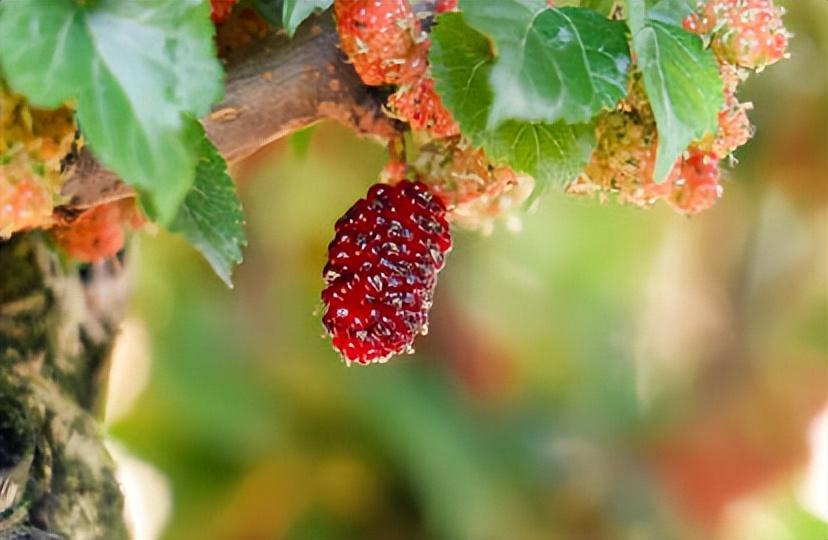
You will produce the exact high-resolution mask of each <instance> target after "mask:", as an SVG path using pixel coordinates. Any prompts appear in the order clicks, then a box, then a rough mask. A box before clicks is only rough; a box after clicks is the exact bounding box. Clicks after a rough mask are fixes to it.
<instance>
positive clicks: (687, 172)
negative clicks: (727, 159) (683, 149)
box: [667, 149, 722, 214]
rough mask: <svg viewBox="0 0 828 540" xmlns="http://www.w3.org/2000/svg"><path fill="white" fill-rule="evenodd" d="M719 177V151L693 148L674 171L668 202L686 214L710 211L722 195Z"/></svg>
mask: <svg viewBox="0 0 828 540" xmlns="http://www.w3.org/2000/svg"><path fill="white" fill-rule="evenodd" d="M720 176H721V172H720V171H719V158H718V157H717V156H716V154H714V153H712V152H702V151H700V150H695V149H690V150H689V151H688V152H687V155H686V156H685V157H683V158H682V159H681V161H680V163H677V164H676V167H675V168H674V170H673V174H672V175H671V178H670V180H669V182H670V186H671V190H670V195H669V196H668V197H667V202H669V203H670V204H671V205H672V206H673V207H674V208H675V209H676V210H678V211H680V212H683V213H685V214H697V213H699V212H701V211H703V210H707V209H708V208H710V207H712V206H713V205H714V204H715V203H716V201H718V200H719V197H721V195H722V186H721V185H720V184H719V179H720Z"/></svg>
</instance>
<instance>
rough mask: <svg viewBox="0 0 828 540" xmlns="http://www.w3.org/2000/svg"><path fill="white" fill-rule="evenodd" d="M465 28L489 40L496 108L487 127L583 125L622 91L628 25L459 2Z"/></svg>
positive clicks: (536, 4) (505, 2) (542, 5)
mask: <svg viewBox="0 0 828 540" xmlns="http://www.w3.org/2000/svg"><path fill="white" fill-rule="evenodd" d="M460 4H461V8H462V10H463V15H464V17H465V19H466V21H467V22H468V24H469V25H470V26H472V27H473V28H474V29H476V30H477V31H479V32H482V33H483V34H486V35H487V36H489V37H490V38H491V39H492V42H493V44H494V46H495V49H496V53H497V58H496V60H495V62H494V66H493V68H492V71H491V76H490V77H491V80H490V82H491V85H492V88H493V89H494V101H493V104H492V108H491V111H490V113H489V118H488V126H489V127H495V126H497V125H498V124H500V123H502V122H504V121H506V120H510V119H511V120H528V121H538V122H548V123H554V122H557V121H559V120H564V121H566V122H569V123H579V122H588V121H589V120H591V119H592V118H593V117H594V116H595V115H596V114H598V113H599V112H600V111H601V110H603V109H607V108H612V107H613V106H615V104H616V103H617V102H618V100H619V99H621V98H622V97H624V95H626V92H627V68H628V67H629V64H630V52H629V47H628V45H627V37H626V34H627V26H626V24H625V23H624V22H622V21H611V20H609V19H607V18H606V17H604V16H602V15H601V14H600V13H598V12H596V11H593V10H591V9H585V8H577V7H565V8H559V9H556V8H553V9H550V8H548V7H547V5H546V0H499V1H498V2H481V1H480V0H461V2H460Z"/></svg>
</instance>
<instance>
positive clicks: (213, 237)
mask: <svg viewBox="0 0 828 540" xmlns="http://www.w3.org/2000/svg"><path fill="white" fill-rule="evenodd" d="M199 129H200V131H201V140H200V143H199V151H200V156H199V161H198V166H197V167H196V176H195V183H194V184H193V187H192V189H191V190H190V191H189V193H187V196H186V198H185V199H184V202H183V204H182V205H181V207H180V208H179V209H178V214H177V215H176V217H175V220H174V221H173V222H172V224H171V225H170V230H171V231H173V232H177V233H180V234H181V235H182V236H184V238H186V239H187V241H188V242H189V243H190V244H192V245H193V246H194V247H195V248H196V249H198V250H199V251H200V252H201V253H202V254H203V255H204V258H205V259H207V262H209V263H210V266H212V267H213V270H215V272H216V274H218V276H219V277H220V278H221V279H222V281H224V282H225V283H226V284H227V286H228V287H232V286H233V284H232V281H231V279H230V276H231V273H232V270H233V266H234V265H236V264H239V263H241V262H242V259H243V256H242V252H241V248H242V246H245V245H247V238H246V236H245V232H244V214H243V212H242V204H241V201H240V200H239V196H238V193H237V192H236V185H235V184H234V183H233V179H232V178H230V175H229V174H227V164H226V163H225V162H224V158H222V156H221V154H219V152H218V150H217V149H216V147H215V146H213V143H211V142H210V139H208V138H207V135H206V134H205V133H204V130H203V128H200V126H199Z"/></svg>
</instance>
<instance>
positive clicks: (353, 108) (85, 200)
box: [61, 13, 401, 214]
mask: <svg viewBox="0 0 828 540" xmlns="http://www.w3.org/2000/svg"><path fill="white" fill-rule="evenodd" d="M226 73H227V83H226V90H225V98H224V100H222V102H221V103H219V104H218V105H216V106H215V107H214V108H213V112H212V113H211V114H210V115H208V116H207V117H206V118H204V119H202V124H203V125H204V127H205V129H206V131H207V134H208V135H209V137H210V139H211V140H212V141H213V143H214V144H215V145H216V146H217V147H218V149H219V151H220V152H221V153H222V154H223V155H224V157H225V159H227V161H228V162H229V163H235V162H238V161H240V160H242V159H244V158H245V157H247V156H249V155H251V154H253V153H254V152H256V151H257V150H259V149H260V148H262V147H263V146H265V145H267V144H268V143H271V142H273V141H275V140H277V139H279V138H281V137H284V136H285V135H288V134H290V133H293V132H295V131H298V130H300V129H302V128H304V127H306V126H309V125H311V124H314V123H316V122H318V121H320V120H323V119H334V120H337V121H339V122H341V123H343V124H345V125H346V126H349V127H351V128H353V129H354V130H355V131H356V132H357V133H360V134H362V135H367V136H372V137H375V138H377V139H379V140H382V141H388V140H390V139H393V138H396V137H399V135H400V133H401V125H400V124H399V123H398V122H396V121H395V120H392V119H391V118H389V117H388V116H386V115H385V114H384V113H383V111H382V106H383V103H384V96H383V95H382V94H381V92H379V91H378V90H377V89H372V88H369V87H367V86H365V85H363V84H362V82H361V81H360V79H359V76H358V75H357V74H356V72H355V71H354V69H353V67H351V66H350V65H349V64H348V63H346V61H345V58H344V56H343V55H342V52H341V51H340V50H339V38H338V35H337V33H336V28H335V26H334V23H333V18H332V16H331V14H330V13H324V14H322V15H320V16H318V17H314V18H312V19H310V20H308V21H306V23H305V24H303V25H302V27H301V28H300V29H299V31H298V32H297V34H296V36H295V37H294V38H293V39H289V38H288V37H287V36H285V35H284V34H282V33H271V34H270V35H268V36H266V37H264V38H262V39H260V40H256V41H254V42H252V43H250V44H248V45H246V46H244V47H242V48H240V49H238V50H236V51H234V52H233V53H232V54H231V55H230V56H228V58H227V59H226ZM65 177H66V178H67V180H66V182H65V184H64V186H63V190H62V193H63V195H65V196H66V197H67V198H68V202H67V204H66V205H65V206H64V207H63V208H61V211H62V212H64V213H68V214H71V213H73V212H76V211H78V210H82V209H85V208H89V207H91V206H95V205H97V204H101V203H104V202H109V201H112V200H116V199H120V198H124V197H127V196H131V195H132V194H133V192H132V189H131V188H129V187H128V186H126V185H124V184H123V183H122V182H121V181H120V180H119V179H118V177H117V175H115V174H114V173H112V172H110V171H108V170H106V169H105V168H104V167H103V166H102V165H101V164H100V163H98V162H97V161H96V160H95V158H94V157H93V156H92V154H91V153H90V152H89V151H88V150H85V149H84V150H81V151H80V152H79V154H78V156H76V157H75V159H74V160H72V162H71V163H69V164H68V166H67V169H66V171H65Z"/></svg>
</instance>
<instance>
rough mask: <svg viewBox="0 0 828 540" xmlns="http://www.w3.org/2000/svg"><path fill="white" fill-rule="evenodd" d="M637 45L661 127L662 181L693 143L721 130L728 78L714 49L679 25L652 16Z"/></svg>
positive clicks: (657, 177)
mask: <svg viewBox="0 0 828 540" xmlns="http://www.w3.org/2000/svg"><path fill="white" fill-rule="evenodd" d="M633 46H634V48H635V51H636V54H637V56H638V67H639V69H640V70H641V72H642V74H643V76H644V87H645V89H646V91H647V97H648V98H649V100H650V104H651V106H652V108H653V114H654V115H655V119H656V125H657V127H658V140H659V142H658V151H657V154H656V164H655V172H654V177H655V180H656V181H657V182H660V181H662V180H664V179H665V177H666V176H667V174H669V172H670V169H671V168H672V167H673V163H674V162H675V161H676V159H677V158H678V157H679V156H680V155H681V153H682V152H683V151H684V150H685V149H686V148H687V145H688V144H690V142H691V141H693V140H695V139H700V138H702V137H703V136H704V135H706V134H707V133H715V131H716V128H717V125H718V113H719V110H720V109H721V107H722V104H723V100H724V96H723V88H722V80H721V78H720V77H719V70H718V67H717V65H716V59H715V58H714V57H713V53H712V52H711V51H710V50H706V49H705V48H704V46H703V44H702V41H701V39H700V38H699V37H698V36H695V35H693V34H691V33H689V32H687V31H686V30H684V29H682V28H679V27H677V26H672V25H670V24H666V23H664V22H661V21H657V20H653V19H647V20H646V22H645V23H644V26H643V27H642V28H641V30H640V31H638V32H637V33H636V34H635V37H634V38H633Z"/></svg>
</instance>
